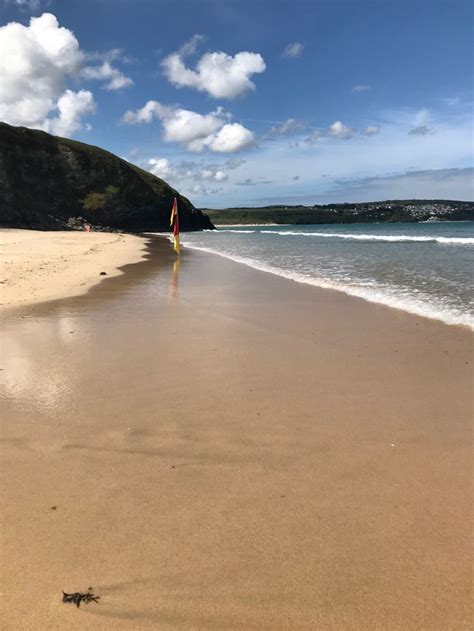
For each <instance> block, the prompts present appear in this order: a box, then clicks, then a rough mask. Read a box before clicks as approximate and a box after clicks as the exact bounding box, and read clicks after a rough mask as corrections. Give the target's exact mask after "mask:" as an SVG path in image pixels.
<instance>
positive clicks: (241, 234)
mask: <svg viewBox="0 0 474 631" xmlns="http://www.w3.org/2000/svg"><path fill="white" fill-rule="evenodd" d="M181 240H182V244H183V245H184V247H188V248H195V249H198V250H205V251H207V252H213V253H215V254H219V255H220V256H224V257H226V258H229V259H232V260H234V261H237V262H239V263H243V264H245V265H248V266H250V267H254V268H255V269H259V270H263V271H266V272H270V273H273V274H278V275H280V276H284V277H285V278H289V279H291V280H294V281H297V282H300V283H307V284H310V285H317V286H319V287H327V288H331V289H336V290H339V291H342V292H345V293H346V294H350V295H352V296H358V297H360V298H363V299H365V300H368V301H371V302H376V303H380V304H383V305H387V306H390V307H394V308H397V309H402V310H405V311H409V312H410V313H414V314H417V315H421V316H425V317H429V318H434V319H437V320H441V321H443V322H445V323H447V324H462V325H466V326H469V327H470V328H474V308H473V307H474V301H473V296H474V292H473V289H474V276H473V273H472V272H473V269H474V221H473V222H471V221H466V222H439V223H436V222H432V223H429V222H427V223H405V224H403V223H398V224H350V225H347V224H346V225H341V224H338V225H334V224H332V225H304V226H303V225H301V226H238V227H237V226H236V227H230V226H227V227H222V228H218V229H217V230H211V231H205V232H196V233H185V234H183V235H182V239H181Z"/></svg>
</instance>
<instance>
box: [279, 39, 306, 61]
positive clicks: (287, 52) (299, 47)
mask: <svg viewBox="0 0 474 631" xmlns="http://www.w3.org/2000/svg"><path fill="white" fill-rule="evenodd" d="M303 49H304V46H303V44H301V43H300V42H293V44H288V46H285V49H284V50H283V52H282V56H283V57H286V58H288V59H295V58H296V57H299V56H300V55H301V53H302V52H303Z"/></svg>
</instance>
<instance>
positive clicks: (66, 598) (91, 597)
mask: <svg viewBox="0 0 474 631" xmlns="http://www.w3.org/2000/svg"><path fill="white" fill-rule="evenodd" d="M99 599H100V596H96V595H95V594H94V593H93V591H92V587H88V588H87V592H74V593H73V594H66V592H65V591H64V590H63V603H74V604H75V605H76V607H78V608H79V607H80V606H81V603H85V604H86V605H88V604H89V603H91V602H95V603H97V602H99Z"/></svg>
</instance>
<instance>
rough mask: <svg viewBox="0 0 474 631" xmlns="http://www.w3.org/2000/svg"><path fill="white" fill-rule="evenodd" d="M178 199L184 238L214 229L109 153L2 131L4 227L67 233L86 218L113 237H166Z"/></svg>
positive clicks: (159, 183) (0, 220)
mask: <svg viewBox="0 0 474 631" xmlns="http://www.w3.org/2000/svg"><path fill="white" fill-rule="evenodd" d="M174 197H177V198H178V207H179V214H180V226H181V229H182V230H202V229H203V228H212V224H211V222H210V220H209V218H208V217H207V216H206V215H204V214H203V213H202V212H201V211H199V210H196V209H195V208H194V207H193V205H192V204H191V202H190V201H189V200H188V199H186V198H185V197H182V196H181V195H180V194H179V193H178V192H177V191H175V190H174V189H173V188H171V187H170V186H169V185H168V184H166V182H164V181H163V180H160V179H159V178H157V177H155V176H154V175H152V174H151V173H148V172H147V171H144V170H142V169H140V168H138V167H136V166H134V165H133V164H130V163H129V162H126V161H125V160H122V159H121V158H118V157H117V156H115V155H113V154H112V153H109V152H108V151H104V150H103V149H99V148H98V147H94V146H92V145H86V144H84V143H82V142H76V141H75V140H68V139H66V138H58V137H56V136H51V135H50V134H47V133H45V132H42V131H37V130H33V129H27V128H25V127H12V126H10V125H7V124H5V123H0V226H3V227H12V228H13V227H15V228H33V229H39V230H61V229H64V228H66V227H67V226H68V222H69V224H71V223H74V220H73V221H72V222H71V219H73V218H76V217H82V218H83V219H84V220H86V221H88V222H90V223H91V224H93V225H95V226H102V227H108V228H112V229H121V230H128V231H160V230H167V229H168V228H169V217H170V211H171V206H172V203H173V198H174Z"/></svg>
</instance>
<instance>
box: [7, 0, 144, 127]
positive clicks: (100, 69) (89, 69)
mask: <svg viewBox="0 0 474 631" xmlns="http://www.w3.org/2000/svg"><path fill="white" fill-rule="evenodd" d="M17 3H18V2H17ZM23 4H26V3H23ZM118 58H121V59H122V60H125V58H124V57H123V55H122V53H121V51H120V50H119V49H114V50H111V51H107V52H105V53H90V54H86V53H84V52H83V51H82V50H81V49H80V46H79V42H78V40H77V39H76V37H75V35H74V33H73V32H72V31H71V30H69V29H67V28H65V27H62V26H60V25H59V23H58V20H57V18H56V16H54V15H53V14H52V13H43V14H42V15H41V16H40V17H32V18H31V19H30V21H29V24H28V25H27V26H25V25H23V24H20V23H19V22H10V23H9V24H6V25H5V26H2V27H0V119H1V120H4V121H6V122H7V123H10V124H11V125H25V126H27V127H34V128H38V129H44V130H46V131H51V132H52V133H58V134H61V135H64V136H68V135H70V134H72V133H73V132H74V131H76V130H77V129H79V128H80V127H81V119H82V118H83V117H84V116H86V115H87V114H91V113H93V112H94V110H95V104H94V98H93V95H92V93H91V92H90V91H88V90H82V89H81V90H78V91H77V92H76V91H73V90H70V89H67V87H68V85H67V84H68V82H70V81H71V80H75V81H77V80H78V79H80V78H83V79H84V78H87V79H98V80H101V81H105V82H106V85H105V87H106V89H108V90H118V89H120V88H124V87H127V86H129V85H131V83H132V81H131V79H129V78H128V77H126V76H125V75H124V74H123V73H121V72H120V71H119V70H117V69H116V68H114V67H113V65H112V63H111V62H112V61H113V60H114V59H118ZM92 59H101V60H102V64H101V65H99V66H96V67H94V66H85V63H86V61H87V60H92Z"/></svg>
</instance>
